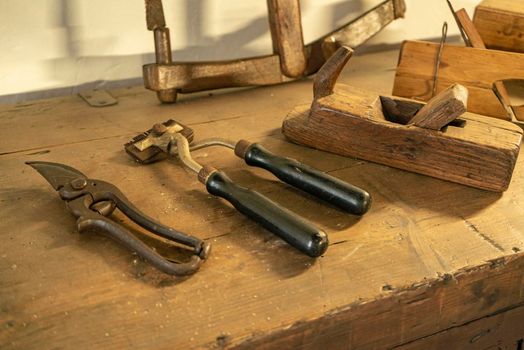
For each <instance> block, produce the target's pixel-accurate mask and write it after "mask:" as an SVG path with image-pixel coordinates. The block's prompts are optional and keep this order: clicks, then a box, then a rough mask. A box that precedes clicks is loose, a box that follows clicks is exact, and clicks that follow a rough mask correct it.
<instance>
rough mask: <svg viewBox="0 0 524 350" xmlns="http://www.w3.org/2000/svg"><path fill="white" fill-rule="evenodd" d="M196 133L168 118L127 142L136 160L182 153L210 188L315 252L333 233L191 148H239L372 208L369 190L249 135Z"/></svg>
mask: <svg viewBox="0 0 524 350" xmlns="http://www.w3.org/2000/svg"><path fill="white" fill-rule="evenodd" d="M192 138H193V132H192V130H191V129H190V128H188V127H187V126H183V125H181V124H179V123H177V122H175V121H173V120H168V121H167V122H165V123H163V124H155V126H154V127H153V128H152V129H151V130H148V131H147V132H145V133H144V134H141V135H138V136H137V137H135V138H134V139H133V140H131V141H130V142H129V143H127V144H126V145H125V146H124V147H125V149H126V151H127V152H128V153H129V154H130V155H131V156H132V157H133V158H134V159H135V160H136V161H138V162H139V163H143V164H148V163H151V162H153V161H156V160H160V159H162V158H165V157H167V156H168V155H169V154H171V155H177V156H178V158H179V159H180V160H181V161H182V163H183V164H184V165H185V166H187V167H188V168H189V169H191V170H192V171H194V172H195V173H196V174H198V180H199V181H200V182H201V183H203V184H204V185H205V186H206V189H207V191H208V192H209V193H211V194H213V195H215V196H218V197H222V198H224V199H226V200H227V201H229V202H230V203H231V204H232V205H233V206H234V207H235V208H236V209H237V210H238V211H239V212H241V213H242V214H244V215H246V216H247V217H249V218H250V219H252V220H254V221H256V222H257V223H259V224H260V225H262V226H263V227H264V228H266V229H267V230H269V231H271V232H273V233H275V234H277V235H278V236H279V237H281V238H282V239H283V240H285V241H286V242H288V243H289V244H290V245H292V246H293V247H295V248H297V249H299V250H300V251H302V252H304V253H305V254H307V255H309V256H311V257H317V256H320V255H322V254H323V253H324V252H325V251H326V249H327V247H328V237H327V235H326V233H325V232H323V231H321V230H319V229H317V228H315V227H314V226H313V225H312V224H311V223H309V222H308V221H306V220H305V219H303V218H302V217H300V216H298V215H296V214H295V213H293V212H291V211H289V210H287V209H285V208H283V207H281V206H280V205H278V204H277V203H275V202H273V201H271V200H270V199H268V198H266V197H264V196H263V195H261V194H260V193H258V192H255V191H253V190H250V189H247V188H245V187H241V186H239V185H237V184H235V183H234V182H233V181H231V180H230V179H229V178H228V177H227V176H226V174H225V173H224V172H222V171H220V170H217V169H215V168H213V167H210V166H202V165H200V164H199V163H197V162H196V161H195V160H194V159H193V158H192V157H191V154H190V151H195V150H198V149H201V148H204V147H209V146H224V147H227V148H230V149H233V150H234V152H235V154H236V155H237V156H238V157H240V158H242V159H244V160H245V162H246V163H247V164H248V165H251V166H256V167H260V168H263V169H266V170H268V171H270V172H271V173H273V174H274V175H275V176H277V177H278V178H279V179H281V180H282V181H284V182H286V183H288V184H290V185H292V186H295V187H298V188H300V189H302V190H304V191H306V192H308V193H310V194H312V195H314V196H316V197H318V198H320V199H323V200H326V201H329V202H330V203H332V204H333V205H336V206H338V207H339V208H341V209H343V210H345V211H347V212H350V213H353V214H356V215H363V214H364V213H365V212H366V211H367V210H368V208H369V205H370V201H371V198H370V196H369V194H368V193H367V192H366V191H364V190H362V189H360V188H358V187H355V186H352V185H350V184H348V183H346V182H343V181H341V180H339V179H337V178H334V177H332V176H329V175H327V174H325V173H322V172H321V171H318V170H316V169H313V168H311V167H309V166H307V165H305V164H302V163H300V162H298V161H296V160H294V159H290V158H283V157H279V156H277V155H274V154H272V153H270V152H269V151H267V150H266V149H265V148H263V147H262V146H261V145H259V144H257V143H250V142H248V141H246V140H240V141H238V142H236V143H235V142H232V141H230V140H225V139H219V138H215V139H207V140H202V141H201V142H198V143H194V144H193V145H192V146H191V147H190V146H189V142H190V140H192Z"/></svg>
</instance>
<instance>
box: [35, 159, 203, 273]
mask: <svg viewBox="0 0 524 350" xmlns="http://www.w3.org/2000/svg"><path fill="white" fill-rule="evenodd" d="M26 164H28V165H30V166H31V167H33V168H34V169H35V170H36V171H38V172H39V173H40V174H41V175H42V176H43V177H44V178H45V179H46V180H47V181H48V182H49V184H51V186H53V188H54V189H55V190H56V191H58V194H59V195H60V198H61V199H62V200H64V201H65V202H66V206H67V208H68V209H69V210H70V211H71V212H72V213H73V215H74V216H75V217H77V218H78V220H77V228H78V232H80V233H83V232H84V231H87V230H90V229H94V230H98V231H100V232H102V233H104V234H106V235H107V236H108V237H110V238H112V239H114V240H116V241H117V242H119V243H121V244H123V245H124V246H126V247H127V248H129V249H131V250H133V251H135V252H136V253H137V254H138V255H139V256H141V257H142V258H144V259H145V260H146V261H148V262H149V263H150V264H151V265H153V266H154V267H156V268H157V269H159V270H160V271H162V272H165V273H167V274H170V275H176V276H185V275H190V274H193V273H195V272H196V271H197V270H198V269H199V267H200V265H201V264H202V262H203V261H204V260H205V259H206V258H207V256H208V254H209V249H210V245H209V243H206V242H203V241H202V240H200V239H198V238H196V237H193V236H189V235H186V234H184V233H181V232H178V231H176V230H174V229H172V228H170V227H167V226H164V225H162V224H161V223H159V222H157V221H155V220H153V219H152V218H150V217H148V216H147V215H145V214H144V213H142V212H141V211H140V210H139V209H138V208H136V207H135V206H134V205H133V204H132V203H131V202H130V201H129V200H128V199H127V198H126V197H125V196H124V194H123V193H122V192H121V191H120V190H119V189H118V188H117V187H116V186H114V185H112V184H110V183H108V182H105V181H102V180H95V179H90V178H88V177H87V176H85V175H84V174H82V173H81V172H80V171H78V170H76V169H74V168H72V167H70V166H67V165H64V164H59V163H50V162H37V161H33V162H26ZM115 208H118V209H120V211H122V212H123V213H124V214H125V215H126V216H127V217H128V218H130V219H131V220H132V221H134V222H135V223H136V224H138V225H140V226H141V227H143V228H145V229H146V230H148V231H150V232H151V233H152V234H154V235H158V236H160V237H163V238H164V239H167V240H169V241H171V242H174V243H178V244H180V245H182V246H185V247H186V248H189V249H191V250H192V251H193V253H194V254H193V255H192V256H191V258H190V260H189V261H188V262H184V263H175V262H173V261H170V260H168V259H166V258H165V257H163V256H161V255H160V254H159V253H157V252H156V251H155V250H153V249H152V248H150V247H149V246H147V245H146V244H145V243H143V242H142V241H141V240H139V239H138V238H136V237H135V236H134V235H133V234H132V233H131V232H129V231H128V230H127V229H125V228H124V227H122V226H121V225H119V224H117V223H116V222H114V221H113V220H111V219H109V218H108V216H109V215H110V214H111V213H112V212H113V211H114V210H115Z"/></svg>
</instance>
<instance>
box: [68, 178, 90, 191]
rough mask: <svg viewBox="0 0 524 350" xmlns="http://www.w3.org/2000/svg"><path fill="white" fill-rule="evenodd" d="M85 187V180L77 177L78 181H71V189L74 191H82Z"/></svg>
mask: <svg viewBox="0 0 524 350" xmlns="http://www.w3.org/2000/svg"><path fill="white" fill-rule="evenodd" d="M86 186H87V180H86V179H83V178H81V177H79V178H78V179H74V180H73V181H71V187H72V188H73V189H74V190H81V189H83V188H84V187H86Z"/></svg>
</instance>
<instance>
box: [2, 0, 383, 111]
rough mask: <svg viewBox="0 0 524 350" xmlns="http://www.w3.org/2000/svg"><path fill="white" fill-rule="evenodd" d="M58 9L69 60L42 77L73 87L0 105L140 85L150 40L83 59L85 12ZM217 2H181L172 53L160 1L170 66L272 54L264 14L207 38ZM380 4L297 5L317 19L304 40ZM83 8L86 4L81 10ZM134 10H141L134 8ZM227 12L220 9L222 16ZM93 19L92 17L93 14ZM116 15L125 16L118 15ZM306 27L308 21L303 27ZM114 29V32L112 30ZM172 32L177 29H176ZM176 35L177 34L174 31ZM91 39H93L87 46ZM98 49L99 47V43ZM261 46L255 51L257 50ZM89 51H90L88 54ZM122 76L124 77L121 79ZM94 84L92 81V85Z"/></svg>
mask: <svg viewBox="0 0 524 350" xmlns="http://www.w3.org/2000/svg"><path fill="white" fill-rule="evenodd" d="M58 1H59V4H60V6H59V7H60V13H59V15H58V24H59V26H60V27H62V28H65V35H64V41H65V42H64V46H65V52H66V53H67V56H64V57H61V58H54V59H50V60H47V61H46V62H45V65H46V68H45V71H46V72H49V75H50V76H49V79H50V80H53V81H57V82H61V81H62V82H65V84H68V85H71V86H67V87H62V88H56V89H51V90H42V91H33V92H27V93H21V94H12V95H4V96H0V103H16V102H21V101H27V100H34V99H41V98H50V97H55V96H62V95H74V94H77V93H78V92H80V91H83V90H88V89H114V88H121V87H126V86H132V85H141V84H142V77H141V75H142V69H141V67H142V65H143V64H146V63H151V62H154V60H155V56H154V53H153V52H152V50H153V47H154V44H153V35H152V34H151V36H150V47H151V52H148V53H145V54H136V55H121V56H119V55H111V56H90V55H85V54H83V51H86V48H89V45H90V43H89V40H86V39H85V36H84V35H83V33H84V32H85V31H86V30H87V29H86V25H85V23H82V15H84V16H85V11H83V8H82V5H83V3H82V2H79V1H71V0H58ZM216 1H218V0H184V2H183V3H182V4H181V5H180V4H178V6H180V9H182V10H183V11H182V12H181V13H177V14H176V18H185V19H186V20H185V22H184V23H185V28H184V31H185V34H184V35H185V38H184V36H182V38H184V39H185V40H183V42H186V43H187V44H186V45H185V46H184V47H182V48H176V46H177V45H176V44H177V43H176V42H175V40H177V38H178V40H180V39H181V35H180V34H182V33H176V34H177V35H174V31H176V30H177V28H175V27H176V25H177V23H170V20H169V17H170V16H169V13H168V11H169V6H167V5H169V0H164V11H165V12H166V17H167V26H168V27H169V28H170V30H171V40H172V46H173V47H175V48H176V49H175V50H174V51H173V60H175V61H204V60H208V61H209V60H220V59H223V60H224V59H234V58H241V57H253V56H259V55H264V54H269V53H271V50H272V49H271V47H272V46H271V36H270V33H269V25H268V19H267V16H266V14H265V13H264V14H263V15H261V16H258V17H255V18H253V19H252V20H251V21H249V22H247V23H246V24H244V25H242V26H240V27H239V28H236V29H235V30H232V31H230V32H227V33H224V34H218V35H210V34H209V32H210V30H209V27H208V23H209V22H210V21H211V20H212V19H211V18H210V17H211V16H213V14H210V13H209V9H210V6H212V5H216V4H214V2H216ZM381 1H382V0H346V1H343V2H335V3H329V4H323V5H322V6H321V10H322V11H321V12H322V15H319V14H318V12H319V11H318V7H319V5H318V3H315V0H303V1H301V10H302V17H303V18H304V17H308V16H311V15H313V18H314V19H315V21H317V19H316V18H318V23H319V25H318V26H316V27H319V28H320V30H323V31H322V32H321V33H319V34H317V33H316V32H315V29H316V31H318V28H310V27H307V25H306V26H304V34H305V37H306V40H307V36H308V34H309V36H312V35H311V33H313V34H317V35H316V36H315V37H313V38H312V39H310V40H307V41H312V40H314V39H315V38H316V37H319V36H320V35H322V34H325V33H327V32H329V31H331V30H334V29H336V28H338V27H340V26H341V25H343V24H344V23H345V22H347V21H349V20H351V19H352V18H355V17H357V16H358V15H359V14H361V13H363V12H365V11H366V10H367V9H369V8H371V7H372V6H374V5H376V4H378V3H380V2H381ZM84 5H85V4H84ZM132 5H133V6H140V5H138V3H136V2H134V3H133V4H132ZM226 10H227V9H224V11H226ZM92 13H95V12H94V11H93V12H92ZM119 15H121V16H122V15H124V14H121V13H119ZM307 22H308V23H310V22H311V20H309V21H307ZM136 25H137V26H141V27H143V30H144V31H147V29H146V25H145V14H144V17H143V21H142V22H140V23H136ZM113 28H114V27H113ZM174 28H175V29H174ZM178 30H180V28H178ZM125 31H126V30H125V28H122V29H121V32H120V33H108V34H113V36H110V35H108V37H107V39H106V38H103V39H101V40H107V43H106V42H102V44H104V45H107V46H111V45H112V44H114V43H113V41H114V39H113V38H114V36H115V35H118V36H123V35H125ZM92 40H93V39H91V42H93V41H92ZM255 41H257V42H258V43H260V42H263V43H264V46H265V47H267V51H264V52H261V51H260V49H259V48H257V45H253V43H254V42H255ZM96 43H97V44H99V43H100V42H99V41H97V42H96ZM91 45H92V44H91ZM259 46H260V45H258V47H259ZM88 51H93V50H88ZM119 73H120V75H125V76H131V77H133V78H129V79H120V80H103V78H104V77H106V76H115V75H118V74H119ZM123 73H125V74H123ZM93 78H95V79H93ZM71 81H73V83H71Z"/></svg>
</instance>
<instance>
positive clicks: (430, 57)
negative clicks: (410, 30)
mask: <svg viewBox="0 0 524 350" xmlns="http://www.w3.org/2000/svg"><path fill="white" fill-rule="evenodd" d="M438 48H439V44H436V43H430V42H424V41H405V42H404V43H403V44H402V49H401V52H400V57H399V63H398V67H397V71H396V76H395V82H394V86H393V95H395V96H401V97H407V98H413V99H416V100H420V101H428V100H429V99H430V98H431V93H432V88H433V86H432V85H433V78H434V69H435V60H436V57H437V52H438ZM506 79H524V55H521V54H518V53H512V52H503V51H496V50H483V49H477V48H471V47H461V46H452V45H444V48H443V50H442V59H441V64H440V69H439V77H438V86H437V92H440V91H442V90H444V89H446V88H447V87H448V86H450V85H452V84H454V83H459V84H461V85H464V86H465V87H467V88H468V91H469V98H468V111H469V112H473V113H478V114H482V115H487V116H491V117H496V118H501V119H508V116H507V112H506V110H505V109H504V108H503V106H502V104H501V103H500V101H499V100H498V98H497V97H496V95H495V93H494V92H493V83H494V82H496V81H502V80H506Z"/></svg>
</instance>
